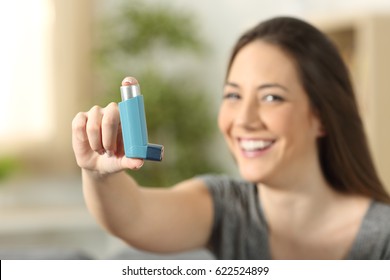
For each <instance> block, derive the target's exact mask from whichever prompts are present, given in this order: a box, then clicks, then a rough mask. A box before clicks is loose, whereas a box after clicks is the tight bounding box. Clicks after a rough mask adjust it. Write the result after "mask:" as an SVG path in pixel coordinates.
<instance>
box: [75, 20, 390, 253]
mask: <svg viewBox="0 0 390 280" xmlns="http://www.w3.org/2000/svg"><path fill="white" fill-rule="evenodd" d="M126 82H127V80H126V79H125V80H124V83H126ZM218 123H219V128H220V130H221V132H222V134H223V135H224V137H225V140H226V142H227V144H228V147H229V149H230V151H231V153H232V154H233V156H234V158H235V160H236V162H237V165H238V168H239V171H240V174H241V177H242V179H240V180H238V179H232V178H230V177H227V176H213V175H206V176H199V177H196V178H192V179H189V180H187V181H184V182H181V183H179V184H177V185H176V186H174V187H172V188H169V189H158V188H157V189H153V188H142V187H140V186H138V184H137V182H135V181H134V180H133V179H132V178H131V177H130V176H128V175H127V174H126V173H125V172H124V171H123V170H125V169H139V168H141V166H142V164H143V161H142V160H140V159H128V158H126V157H124V155H123V147H121V145H120V144H117V143H121V141H120V138H121V134H120V130H119V129H118V127H119V113H118V108H117V105H116V104H115V103H111V104H109V105H108V106H107V107H105V108H99V107H97V106H95V107H93V108H92V109H91V110H90V111H89V112H86V113H84V112H83V113H79V114H78V115H77V116H76V117H75V118H74V120H73V124H72V126H73V148H74V152H75V155H76V159H77V163H78V165H79V166H80V167H81V168H82V178H83V188H84V194H85V199H86V203H87V206H88V208H89V209H90V211H91V212H92V214H93V215H94V216H95V217H96V219H97V220H98V221H99V222H100V224H101V225H102V226H103V227H105V228H106V229H107V230H108V231H110V232H111V233H112V234H114V235H116V236H118V237H120V238H122V239H123V240H125V241H126V242H128V243H129V244H131V245H132V246H135V247H137V248H141V249H143V250H150V251H154V252H177V251H184V250H189V249H194V248H200V247H207V248H209V249H210V250H211V251H212V252H213V253H214V254H215V256H216V257H217V258H221V259H390V225H389V223H388V217H389V216H390V206H389V205H388V204H387V203H389V202H390V198H389V195H388V194H387V193H386V191H385V190H384V188H383V186H382V184H381V182H380V180H379V178H378V176H377V174H376V171H375V168H374V165H373V163H372V160H371V156H370V153H369V150H368V146H367V142H366V138H365V135H364V131H363V125H362V122H361V119H360V116H359V113H358V109H357V105H356V101H355V96H354V93H353V89H352V86H351V83H350V79H349V76H348V72H347V70H346V67H345V65H344V64H343V62H342V60H341V58H340V56H339V54H338V52H337V51H336V49H335V47H334V46H333V45H332V44H331V43H330V42H329V40H328V39H327V38H326V37H325V36H324V35H323V34H322V33H321V32H320V31H318V30H317V29H315V28H314V27H313V26H311V25H309V24H307V23H305V22H303V21H301V20H298V19H294V18H287V17H280V18H274V19H271V20H268V21H265V22H263V23H260V24H259V25H258V26H256V27H254V28H253V29H251V30H249V31H248V32H246V33H245V34H244V35H243V36H242V37H241V38H240V39H239V41H238V42H237V44H236V46H235V48H234V49H233V53H232V56H231V59H230V63H229V66H228V70H227V76H226V81H225V87H224V93H223V100H222V103H221V108H220V113H219V119H218Z"/></svg>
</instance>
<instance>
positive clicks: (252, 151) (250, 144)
mask: <svg viewBox="0 0 390 280" xmlns="http://www.w3.org/2000/svg"><path fill="white" fill-rule="evenodd" d="M275 142H276V140H270V139H243V138H239V139H238V143H239V147H240V149H241V152H242V154H243V155H244V156H246V157H257V156H261V155H263V154H264V153H265V152H267V151H268V150H269V149H270V148H271V147H272V146H273V145H274V144H275Z"/></svg>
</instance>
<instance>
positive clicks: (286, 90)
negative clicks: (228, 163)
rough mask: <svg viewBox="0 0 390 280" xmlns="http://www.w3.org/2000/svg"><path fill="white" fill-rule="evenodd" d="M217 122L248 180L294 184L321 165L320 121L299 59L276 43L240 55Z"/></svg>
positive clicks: (257, 44)
mask: <svg viewBox="0 0 390 280" xmlns="http://www.w3.org/2000/svg"><path fill="white" fill-rule="evenodd" d="M218 124H219V128H220V130H221V131H222V133H223V135H224V137H225V140H226V142H227V144H228V146H229V148H230V150H231V152H232V153H233V155H234V157H235V159H236V161H237V163H238V166H239V170H240V173H241V176H242V177H243V178H244V179H246V180H248V181H252V182H263V183H269V184H273V183H281V182H289V181H290V180H294V179H295V178H296V177H297V176H300V174H305V172H307V170H309V169H310V168H309V169H308V168H307V167H309V166H310V165H311V164H314V163H315V162H314V161H317V162H316V163H318V155H317V148H316V139H317V138H318V137H319V136H321V124H320V121H319V120H318V118H317V117H316V115H315V114H314V112H313V111H312V109H311V107H310V104H309V99H308V96H307V94H306V92H305V91H304V89H303V87H302V85H301V82H300V80H299V78H298V73H297V71H296V67H295V63H294V61H293V60H292V59H291V58H290V57H289V56H288V55H287V54H286V53H285V52H283V51H282V50H281V49H280V48H279V47H277V46H274V45H272V44H269V43H266V42H262V41H260V40H257V41H254V42H252V43H249V44H248V45H246V46H245V47H243V48H242V49H241V50H240V51H239V52H238V54H237V55H236V57H235V59H234V61H233V64H232V66H231V69H230V72H229V74H228V77H227V81H226V85H225V88H224V94H223V101H222V105H221V108H220V112H219V119H218Z"/></svg>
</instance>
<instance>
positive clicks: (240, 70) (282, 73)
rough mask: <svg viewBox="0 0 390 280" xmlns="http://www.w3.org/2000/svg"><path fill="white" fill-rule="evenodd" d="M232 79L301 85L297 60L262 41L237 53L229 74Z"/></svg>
mask: <svg viewBox="0 0 390 280" xmlns="http://www.w3.org/2000/svg"><path fill="white" fill-rule="evenodd" d="M231 79H233V80H235V79H239V80H242V82H244V81H253V80H256V82H257V83H259V82H260V83H261V82H279V83H282V84H286V85H288V84H293V83H299V84H300V81H299V79H298V72H297V68H296V64H295V60H294V59H293V58H292V57H291V56H290V55H289V54H288V53H287V52H285V51H284V50H282V49H281V48H280V47H278V46H276V45H273V44H270V43H267V42H264V41H261V40H256V41H253V42H251V43H249V44H247V45H246V46H244V47H243V48H242V49H241V50H240V51H239V52H238V53H237V55H236V57H235V58H234V60H233V63H232V65H231V68H230V71H229V74H228V80H229V81H230V80H231ZM237 82H238V81H237Z"/></svg>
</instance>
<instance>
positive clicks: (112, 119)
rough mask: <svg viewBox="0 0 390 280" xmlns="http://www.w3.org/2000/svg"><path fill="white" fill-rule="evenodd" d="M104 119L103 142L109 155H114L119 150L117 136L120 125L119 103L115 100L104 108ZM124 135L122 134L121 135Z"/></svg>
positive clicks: (102, 127) (102, 126)
mask: <svg viewBox="0 0 390 280" xmlns="http://www.w3.org/2000/svg"><path fill="white" fill-rule="evenodd" d="M103 111H104V114H103V119H102V125H101V129H102V143H103V148H104V149H105V150H106V152H107V155H108V156H112V155H114V154H115V153H116V150H117V138H118V136H121V135H118V127H119V122H120V118H119V110H118V105H117V104H116V103H115V102H112V103H110V104H108V105H107V107H106V108H104V109H103ZM121 137H122V136H121Z"/></svg>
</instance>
